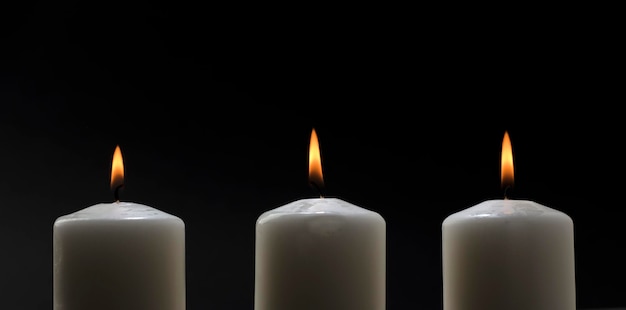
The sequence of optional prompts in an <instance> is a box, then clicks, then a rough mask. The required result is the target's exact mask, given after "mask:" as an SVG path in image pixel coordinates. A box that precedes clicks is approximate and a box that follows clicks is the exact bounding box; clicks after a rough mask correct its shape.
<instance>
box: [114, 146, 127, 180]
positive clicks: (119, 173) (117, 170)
mask: <svg viewBox="0 0 626 310" xmlns="http://www.w3.org/2000/svg"><path fill="white" fill-rule="evenodd" d="M122 185H124V161H123V160H122V151H121V150H120V146H119V145H118V146H116V147H115V152H114V153H113V163H112V165H111V189H116V188H118V187H120V186H122Z"/></svg>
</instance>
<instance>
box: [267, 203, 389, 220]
mask: <svg viewBox="0 0 626 310" xmlns="http://www.w3.org/2000/svg"><path fill="white" fill-rule="evenodd" d="M283 215H296V216H301V215H320V216H322V215H338V216H345V215H350V216H364V217H367V216H375V217H380V218H381V219H382V216H381V215H380V214H378V213H377V212H375V211H372V210H368V209H365V208H363V207H360V206H357V205H355V204H353V203H350V202H347V201H345V200H342V199H339V198H328V197H326V198H305V199H299V200H295V201H292V202H290V203H287V204H285V205H282V206H280V207H278V208H275V209H272V210H269V211H266V212H264V213H263V214H261V216H259V218H258V220H257V223H259V224H262V223H264V222H265V221H268V220H270V219H273V218H277V217H281V216H283ZM383 220H384V219H383Z"/></svg>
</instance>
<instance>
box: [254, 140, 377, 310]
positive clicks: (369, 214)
mask: <svg viewBox="0 0 626 310" xmlns="http://www.w3.org/2000/svg"><path fill="white" fill-rule="evenodd" d="M309 180H310V181H311V183H312V184H314V185H315V188H316V189H318V190H319V189H321V188H322V187H323V184H324V179H323V176H322V164H321V157H320V148H319V143H318V140H317V134H316V132H315V129H313V131H312V133H311V144H310V149H309ZM255 246H256V249H255V284H254V290H255V295H254V309H255V310H322V309H323V310H384V309H385V307H386V306H385V303H386V300H385V299H386V292H385V290H386V255H387V254H386V253H387V252H386V222H385V220H384V219H383V217H382V216H381V215H380V214H378V213H377V212H374V211H371V210H367V209H365V208H362V207H359V206H357V205H354V204H352V203H349V202H347V201H344V200H342V199H339V198H330V197H329V198H324V197H323V196H321V195H320V198H310V199H300V200H296V201H293V202H291V203H288V204H286V205H284V206H281V207H278V208H276V209H273V210H269V211H266V212H265V213H263V214H261V216H259V218H258V219H257V221H256V243H255Z"/></svg>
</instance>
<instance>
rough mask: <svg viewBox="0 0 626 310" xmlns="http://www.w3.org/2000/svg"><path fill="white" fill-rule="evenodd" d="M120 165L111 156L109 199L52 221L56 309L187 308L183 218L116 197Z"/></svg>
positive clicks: (121, 178) (117, 158)
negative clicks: (112, 199)
mask: <svg viewBox="0 0 626 310" xmlns="http://www.w3.org/2000/svg"><path fill="white" fill-rule="evenodd" d="M123 185H124V165H123V161H122V153H121V151H120V148H119V146H118V147H116V149H115V153H114V155H113V163H112V168H111V188H113V189H115V197H114V198H115V202H112V203H99V204H96V205H93V206H90V207H87V208H85V209H82V210H79V211H77V212H74V213H71V214H68V215H64V216H61V217H59V218H57V219H56V221H55V222H54V226H53V309H54V310H86V309H89V310H112V309H115V310H139V309H146V310H148V309H149V310H185V307H186V289H185V223H184V222H183V221H182V220H181V219H180V218H178V217H176V216H174V215H171V214H168V213H165V212H163V211H161V210H157V209H155V208H153V207H150V206H146V205H144V204H139V203H133V202H120V201H119V198H118V192H119V189H120V188H121V187H122V186H123Z"/></svg>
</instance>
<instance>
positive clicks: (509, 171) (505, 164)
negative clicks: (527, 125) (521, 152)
mask: <svg viewBox="0 0 626 310" xmlns="http://www.w3.org/2000/svg"><path fill="white" fill-rule="evenodd" d="M501 169H502V170H501V178H500V182H501V185H502V187H505V188H506V187H513V183H514V177H513V148H512V147H511V138H509V133H508V132H507V131H505V132H504V139H503V140H502V167H501Z"/></svg>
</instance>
